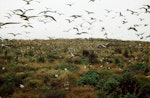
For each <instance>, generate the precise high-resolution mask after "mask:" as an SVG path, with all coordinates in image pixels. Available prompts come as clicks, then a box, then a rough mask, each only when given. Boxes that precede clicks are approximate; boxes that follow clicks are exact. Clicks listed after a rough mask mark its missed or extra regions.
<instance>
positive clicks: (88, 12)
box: [85, 10, 94, 14]
mask: <svg viewBox="0 0 150 98" xmlns="http://www.w3.org/2000/svg"><path fill="white" fill-rule="evenodd" d="M85 12H87V14H94V12H90V11H87V10H85Z"/></svg>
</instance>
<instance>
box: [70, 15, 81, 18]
mask: <svg viewBox="0 0 150 98" xmlns="http://www.w3.org/2000/svg"><path fill="white" fill-rule="evenodd" d="M70 17H73V18H79V17H82V16H81V15H72V16H70Z"/></svg>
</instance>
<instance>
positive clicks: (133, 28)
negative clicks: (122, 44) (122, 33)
mask: <svg viewBox="0 0 150 98" xmlns="http://www.w3.org/2000/svg"><path fill="white" fill-rule="evenodd" d="M128 30H134V31H136V32H137V31H138V30H137V29H136V28H135V27H129V28H128Z"/></svg>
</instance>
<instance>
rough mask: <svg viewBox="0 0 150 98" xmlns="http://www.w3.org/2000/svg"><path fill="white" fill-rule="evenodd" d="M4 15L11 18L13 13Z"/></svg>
mask: <svg viewBox="0 0 150 98" xmlns="http://www.w3.org/2000/svg"><path fill="white" fill-rule="evenodd" d="M4 17H6V18H8V19H10V18H11V17H12V14H10V13H7V15H6V16H4Z"/></svg>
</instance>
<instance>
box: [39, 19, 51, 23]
mask: <svg viewBox="0 0 150 98" xmlns="http://www.w3.org/2000/svg"><path fill="white" fill-rule="evenodd" d="M38 21H39V22H43V23H44V24H46V23H48V22H49V21H47V20H41V19H38Z"/></svg>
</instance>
